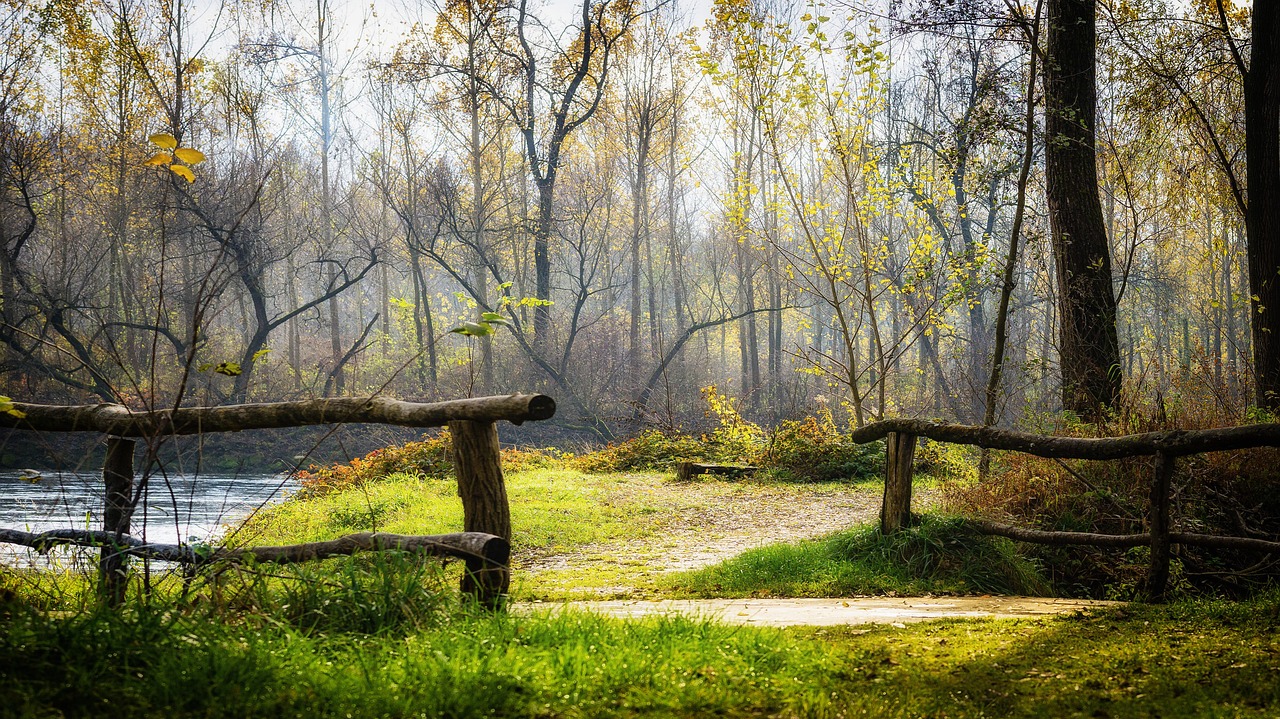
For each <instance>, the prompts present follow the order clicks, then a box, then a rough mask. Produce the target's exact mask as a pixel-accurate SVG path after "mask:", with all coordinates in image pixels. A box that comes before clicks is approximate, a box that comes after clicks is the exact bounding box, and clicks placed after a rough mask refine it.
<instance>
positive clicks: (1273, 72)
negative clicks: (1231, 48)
mask: <svg viewBox="0 0 1280 719" xmlns="http://www.w3.org/2000/svg"><path fill="white" fill-rule="evenodd" d="M1252 35H1253V43H1252V46H1251V48H1250V51H1249V55H1250V58H1249V71H1248V72H1247V73H1246V74H1245V76H1244V116H1245V132H1244V134H1245V152H1246V154H1247V156H1248V162H1247V163H1246V168H1245V171H1246V175H1245V177H1246V182H1247V189H1248V207H1247V208H1246V210H1245V225H1246V227H1247V232H1248V258H1249V287H1250V293H1249V294H1250V307H1251V309H1252V311H1251V312H1250V317H1251V320H1252V321H1251V322H1250V325H1251V328H1252V335H1253V371H1254V376H1255V378H1256V384H1255V387H1256V392H1257V396H1256V399H1257V402H1258V405H1259V406H1261V407H1266V408H1267V409H1270V410H1271V411H1273V412H1274V411H1280V7H1278V6H1277V5H1276V4H1275V3H1273V2H1256V3H1254V4H1253V30H1252Z"/></svg>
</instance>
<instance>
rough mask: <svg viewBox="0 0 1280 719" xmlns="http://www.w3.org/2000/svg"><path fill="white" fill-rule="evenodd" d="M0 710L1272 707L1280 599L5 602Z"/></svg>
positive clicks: (484, 712) (570, 713)
mask: <svg viewBox="0 0 1280 719" xmlns="http://www.w3.org/2000/svg"><path fill="white" fill-rule="evenodd" d="M0 629H2V630H3V631H0V656H3V657H4V658H5V661H3V662H0V707H4V708H3V709H0V713H3V714H4V715H7V716H15V717H26V716H32V717H35V716H67V717H80V716H84V717H88V716H100V715H103V714H108V715H115V716H126V715H128V716H140V717H148V716H165V717H188V716H191V717H194V716H200V717H223V716H228V717H230V716H234V717H241V716H307V717H328V716H333V717H353V718H361V717H389V716H390V717H402V716H404V717H408V716H428V717H437V716H446V717H481V716H507V717H596V716H616V717H639V716H646V717H667V716H673V717H674V716H694V715H718V716H729V717H738V716H742V717H746V716H762V715H775V716H798V717H855V716H877V717H922V716H930V717H943V716H945V717H961V718H963V717H990V716H1002V717H1044V716H1052V717H1075V716H1079V717H1115V718H1117V719H1119V718H1121V717H1150V716H1157V715H1159V716H1178V717H1270V716H1275V715H1276V713H1277V712H1278V711H1280V682H1277V681H1276V678H1277V676H1280V594H1277V593H1272V594H1269V595H1265V596H1263V597H1260V598H1258V599H1255V600H1253V601H1251V602H1246V603H1241V604H1226V603H1221V602H1198V603H1182V604H1176V605H1172V606H1167V607H1130V608H1126V609H1123V610H1117V611H1109V612H1103V613H1099V614H1097V615H1090V616H1085V615H1081V616H1075V617H1062V618H1054V619H1043V620H1017V621H1014V620H965V621H947V622H933V623H928V624H915V625H911V626H909V627H905V628H895V627H891V626H873V627H857V628H854V627H845V628H824V629H791V630H782V629H769V628H755V627H751V628H748V627H729V626H724V625H716V624H710V623H706V622H702V621H696V620H690V619H682V618H651V619H646V620H641V621H621V620H612V619H606V618H602V617H599V616H596V615H590V614H582V613H573V612H561V613H554V614H552V613H541V614H535V615H531V616H509V615H500V616H483V615H477V614H470V613H466V612H461V613H458V612H454V613H442V614H439V615H438V616H437V620H436V621H434V622H432V623H430V624H429V625H425V626H418V627H409V626H407V625H400V626H399V627H398V629H396V630H395V631H389V632H384V633H381V634H378V635H376V636H373V635H369V634H366V633H358V632H351V631H336V630H332V629H330V630H320V629H318V628H316V627H312V628H311V629H303V628H300V627H298V626H295V625H293V624H289V623H287V622H281V621H272V620H271V618H270V617H269V616H267V615H261V614H255V613H249V614H244V615H241V616H239V617H238V618H237V617H235V616H224V615H218V616H210V615H209V614H208V609H207V608H202V606H201V605H196V606H194V607H183V606H179V605H175V604H172V603H165V604H161V605H155V606H152V607H150V608H147V607H144V606H133V607H132V608H131V609H130V610H129V611H127V612H124V613H120V614H111V613H106V612H97V611H86V612H81V613H76V614H72V615H51V614H48V613H42V612H38V611H33V610H31V609H30V608H27V607H26V606H24V605H21V604H16V603H14V602H12V601H11V602H9V603H7V604H3V605H0Z"/></svg>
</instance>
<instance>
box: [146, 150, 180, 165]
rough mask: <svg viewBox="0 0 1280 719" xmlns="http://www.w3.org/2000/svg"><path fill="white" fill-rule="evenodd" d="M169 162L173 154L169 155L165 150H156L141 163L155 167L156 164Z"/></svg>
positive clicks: (171, 160)
mask: <svg viewBox="0 0 1280 719" xmlns="http://www.w3.org/2000/svg"><path fill="white" fill-rule="evenodd" d="M171 162H173V155H170V154H169V153H167V152H157V153H156V154H154V155H152V156H151V159H150V160H147V161H146V162H144V163H142V164H144V165H146V166H147V167H156V166H157V165H168V164H169V163H171Z"/></svg>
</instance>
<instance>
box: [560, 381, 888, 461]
mask: <svg viewBox="0 0 1280 719" xmlns="http://www.w3.org/2000/svg"><path fill="white" fill-rule="evenodd" d="M702 395H703V398H704V399H705V400H706V402H707V415H708V416H714V417H715V418H716V420H717V426H716V428H715V429H713V430H712V431H711V433H710V434H704V435H702V436H700V437H694V436H692V435H687V434H681V433H672V434H666V433H663V432H661V431H659V430H656V429H650V430H645V431H643V432H641V433H640V434H638V435H637V436H635V437H632V438H631V439H628V440H625V441H622V442H619V443H617V444H610V445H609V446H608V447H605V448H604V449H601V450H598V451H595V452H591V453H590V454H586V455H583V456H581V457H577V458H574V460H573V464H572V466H573V467H574V468H575V469H578V470H580V471H583V472H595V473H603V472H626V471H634V470H658V471H671V470H673V469H674V468H675V466H676V464H677V463H679V462H734V463H739V462H740V463H747V464H752V465H755V466H758V467H761V468H763V469H766V470H768V471H769V472H770V473H771V474H772V475H773V476H774V477H775V478H777V479H783V480H791V481H803V482H827V481H834V480H855V481H857V480H863V479H870V478H872V477H877V476H880V475H881V474H882V473H883V471H884V443H883V442H872V443H869V444H861V445H860V444H854V443H852V442H850V441H849V439H848V433H847V432H845V431H843V430H841V429H840V428H839V427H838V426H836V423H835V421H834V419H833V418H832V415H831V412H830V410H827V409H825V408H824V409H823V410H822V411H820V412H819V414H818V416H816V417H805V418H804V419H801V420H786V421H784V422H782V423H781V424H780V425H779V426H778V427H777V428H775V429H773V430H765V429H763V428H761V427H760V426H759V425H757V424H755V423H753V422H749V421H747V420H746V419H744V418H743V417H742V415H741V414H740V413H739V412H738V409H737V406H736V405H735V403H734V401H733V399H732V398H730V397H728V396H726V395H722V394H720V393H719V392H718V391H717V390H716V388H715V386H710V387H705V388H703V390H702Z"/></svg>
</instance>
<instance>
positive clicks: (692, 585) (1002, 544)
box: [670, 517, 1050, 597]
mask: <svg viewBox="0 0 1280 719" xmlns="http://www.w3.org/2000/svg"><path fill="white" fill-rule="evenodd" d="M670 586H671V587H672V588H673V589H674V590H675V591H677V592H679V593H682V594H688V595H692V596H727V597H747V596H779V597H842V596H856V595H867V594H875V595H883V594H888V595H891V596H892V595H903V596H911V595H920V594H971V593H975V592H977V593H985V594H1020V595H1030V596H1045V595H1047V594H1049V592H1050V589H1049V585H1048V583H1047V582H1045V580H1044V579H1043V578H1042V577H1041V576H1040V574H1039V572H1038V571H1037V570H1036V568H1035V566H1034V565H1033V564H1032V563H1030V562H1029V561H1028V560H1026V559H1025V558H1023V557H1021V556H1019V555H1018V553H1017V551H1016V548H1015V547H1014V545H1013V543H1012V542H1010V541H1009V540H1007V539H1002V538H999V537H988V536H984V535H981V534H977V533H975V532H973V531H972V530H970V529H968V528H967V527H966V526H965V524H964V522H963V520H960V519H953V518H934V517H925V518H924V519H923V520H922V521H921V522H920V524H918V525H916V526H914V527H911V528H909V529H906V530H903V531H901V532H898V533H896V534H893V535H890V536H885V535H883V534H881V533H880V529H879V527H877V526H875V525H867V526H864V527H859V528H857V529H851V530H848V531H845V532H839V533H837V534H833V535H831V536H829V537H826V538H824V539H818V540H812V541H804V542H799V543H796V544H775V545H772V546H767V547H761V548H759V549H753V550H750V551H748V552H745V553H743V554H741V555H739V556H737V557H734V558H733V559H729V560H727V561H725V562H722V563H720V564H717V565H714V566H711V567H707V568H705V569H700V570H696V571H692V572H686V573H684V574H680V575H676V576H675V577H673V578H672V579H671V580H670Z"/></svg>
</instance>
